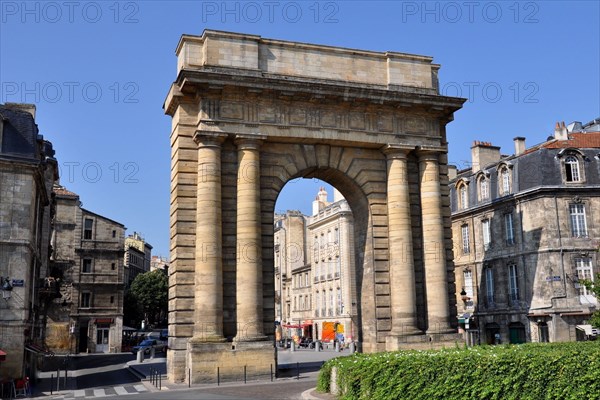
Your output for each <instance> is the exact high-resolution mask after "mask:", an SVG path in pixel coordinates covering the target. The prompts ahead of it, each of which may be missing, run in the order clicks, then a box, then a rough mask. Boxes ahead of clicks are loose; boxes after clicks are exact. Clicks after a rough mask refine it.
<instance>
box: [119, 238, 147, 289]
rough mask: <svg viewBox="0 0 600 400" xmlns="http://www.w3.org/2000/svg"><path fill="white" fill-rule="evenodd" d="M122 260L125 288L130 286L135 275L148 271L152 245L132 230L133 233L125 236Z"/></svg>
mask: <svg viewBox="0 0 600 400" xmlns="http://www.w3.org/2000/svg"><path fill="white" fill-rule="evenodd" d="M124 262H125V285H126V288H130V287H131V283H132V282H133V280H134V279H135V277H136V276H138V275H139V274H143V273H145V272H149V271H150V265H151V263H152V246H151V245H150V243H147V242H146V241H145V240H144V238H143V237H142V235H140V234H139V233H138V232H133V235H129V236H127V237H126V238H125V261H124Z"/></svg>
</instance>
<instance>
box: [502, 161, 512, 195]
mask: <svg viewBox="0 0 600 400" xmlns="http://www.w3.org/2000/svg"><path fill="white" fill-rule="evenodd" d="M500 185H501V186H500V188H501V194H502V195H503V196H506V195H507V194H510V171H509V169H508V168H507V167H504V168H502V169H501V170H500Z"/></svg>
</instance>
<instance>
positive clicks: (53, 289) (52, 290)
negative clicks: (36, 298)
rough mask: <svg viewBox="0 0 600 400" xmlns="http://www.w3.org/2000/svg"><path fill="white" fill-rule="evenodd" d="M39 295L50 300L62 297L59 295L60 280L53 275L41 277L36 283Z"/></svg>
mask: <svg viewBox="0 0 600 400" xmlns="http://www.w3.org/2000/svg"><path fill="white" fill-rule="evenodd" d="M38 294H39V295H40V297H42V298H45V299H48V300H52V299H58V298H60V297H62V296H61V295H60V280H59V279H55V278H53V277H47V278H42V279H40V281H39V285H38Z"/></svg>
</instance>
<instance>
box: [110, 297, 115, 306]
mask: <svg viewBox="0 0 600 400" xmlns="http://www.w3.org/2000/svg"><path fill="white" fill-rule="evenodd" d="M114 302H115V296H110V304H113V303H114Z"/></svg>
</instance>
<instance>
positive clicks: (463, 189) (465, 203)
mask: <svg viewBox="0 0 600 400" xmlns="http://www.w3.org/2000/svg"><path fill="white" fill-rule="evenodd" d="M468 184H469V181H467V180H466V179H460V180H459V181H458V182H457V183H456V196H457V198H458V209H459V210H464V209H465V208H468V207H469V186H468Z"/></svg>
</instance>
